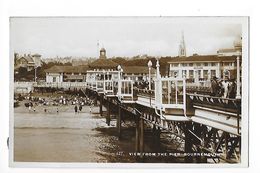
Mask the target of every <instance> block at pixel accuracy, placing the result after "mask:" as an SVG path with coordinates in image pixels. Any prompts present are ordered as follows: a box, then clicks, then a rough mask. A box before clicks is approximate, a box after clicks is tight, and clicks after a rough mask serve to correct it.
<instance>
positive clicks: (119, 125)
mask: <svg viewBox="0 0 260 173" xmlns="http://www.w3.org/2000/svg"><path fill="white" fill-rule="evenodd" d="M121 111H122V110H121V103H118V115H117V133H118V138H119V139H120V138H121Z"/></svg>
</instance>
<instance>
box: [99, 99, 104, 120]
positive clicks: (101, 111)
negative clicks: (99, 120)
mask: <svg viewBox="0 0 260 173" xmlns="http://www.w3.org/2000/svg"><path fill="white" fill-rule="evenodd" d="M102 104H103V94H101V95H100V97H99V113H100V116H103V110H102Z"/></svg>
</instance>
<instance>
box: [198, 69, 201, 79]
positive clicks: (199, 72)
mask: <svg viewBox="0 0 260 173" xmlns="http://www.w3.org/2000/svg"><path fill="white" fill-rule="evenodd" d="M198 77H199V78H200V77H201V70H198Z"/></svg>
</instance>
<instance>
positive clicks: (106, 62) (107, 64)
mask: <svg viewBox="0 0 260 173" xmlns="http://www.w3.org/2000/svg"><path fill="white" fill-rule="evenodd" d="M117 66H118V64H117V63H116V62H114V61H112V60H111V59H97V60H95V61H94V62H92V63H90V64H89V67H90V68H92V69H94V68H98V69H100V68H102V69H111V68H116V67H117Z"/></svg>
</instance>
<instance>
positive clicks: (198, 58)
mask: <svg viewBox="0 0 260 173" xmlns="http://www.w3.org/2000/svg"><path fill="white" fill-rule="evenodd" d="M222 61H236V56H221V57H219V56H217V55H195V56H189V57H175V58H172V61H170V62H168V63H179V62H222Z"/></svg>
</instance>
